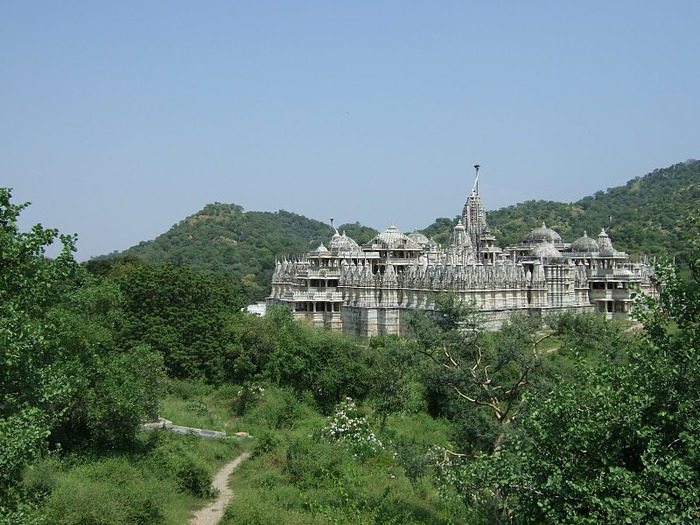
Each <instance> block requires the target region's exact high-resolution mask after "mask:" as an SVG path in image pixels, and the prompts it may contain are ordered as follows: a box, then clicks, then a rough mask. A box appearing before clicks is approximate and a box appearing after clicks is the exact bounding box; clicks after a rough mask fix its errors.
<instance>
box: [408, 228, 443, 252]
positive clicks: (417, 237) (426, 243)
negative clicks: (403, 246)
mask: <svg viewBox="0 0 700 525" xmlns="http://www.w3.org/2000/svg"><path fill="white" fill-rule="evenodd" d="M407 237H408V238H409V239H411V240H412V241H413V242H415V243H418V244H420V245H421V246H423V247H424V248H428V247H431V246H436V245H437V243H436V242H435V241H432V240H430V239H428V237H427V236H425V235H423V234H422V233H421V232H419V231H418V230H413V231H412V232H411V233H409V234H408V235H407Z"/></svg>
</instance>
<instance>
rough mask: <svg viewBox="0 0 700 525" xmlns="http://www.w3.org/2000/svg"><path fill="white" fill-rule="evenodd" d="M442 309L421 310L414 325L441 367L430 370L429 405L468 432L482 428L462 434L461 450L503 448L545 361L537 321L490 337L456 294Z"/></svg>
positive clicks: (514, 323)
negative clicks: (534, 373)
mask: <svg viewBox="0 0 700 525" xmlns="http://www.w3.org/2000/svg"><path fill="white" fill-rule="evenodd" d="M437 307H438V312H437V313H435V314H432V313H430V312H420V311H419V312H416V314H415V315H414V316H413V317H412V318H411V320H410V321H409V327H410V329H411V331H412V334H413V336H414V337H415V339H416V340H417V343H418V349H419V351H420V352H421V353H422V354H424V355H426V356H428V357H429V358H430V359H431V360H432V362H433V364H434V365H437V367H433V368H431V369H428V370H427V377H426V383H427V384H428V385H429V389H430V391H429V396H430V397H432V403H429V404H432V405H433V406H432V411H433V413H434V414H435V415H437V414H439V413H441V412H442V413H447V414H449V415H451V416H452V417H453V418H454V419H456V420H462V421H463V427H464V428H465V430H467V429H469V428H470V427H471V428H472V429H473V428H477V429H478V432H476V433H473V434H470V435H469V436H462V437H461V439H460V440H459V441H460V445H461V446H463V447H466V448H467V449H468V450H469V451H473V450H475V449H476V450H489V451H493V450H497V449H498V448H499V447H500V443H501V439H502V437H503V431H504V427H506V426H508V425H509V424H510V423H511V422H512V421H514V420H515V418H516V417H517V414H518V410H519V405H520V402H521V397H522V394H523V392H524V391H525V389H526V388H527V387H528V386H529V384H530V375H531V372H532V371H533V370H534V369H535V367H537V366H538V364H539V362H540V355H539V352H538V351H537V344H538V341H536V340H535V337H534V333H535V327H534V324H533V323H535V321H533V320H532V319H529V318H526V317H517V316H516V317H513V318H512V319H511V320H510V321H508V322H507V323H506V324H505V325H504V327H503V328H502V329H501V330H500V331H499V332H498V333H497V334H487V333H485V332H484V331H483V330H482V323H481V319H480V317H479V315H478V311H477V310H476V309H475V307H474V306H472V305H469V304H465V303H462V302H460V301H459V299H458V298H457V297H455V296H454V295H451V294H446V295H443V296H441V297H439V298H438V300H437Z"/></svg>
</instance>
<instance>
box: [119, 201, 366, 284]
mask: <svg viewBox="0 0 700 525" xmlns="http://www.w3.org/2000/svg"><path fill="white" fill-rule="evenodd" d="M339 230H340V231H346V232H347V234H348V235H349V236H351V237H353V238H354V239H357V240H358V242H365V241H367V240H369V239H371V238H372V237H373V236H374V235H376V234H377V231H376V230H374V229H372V228H368V227H366V226H361V225H360V224H359V223H355V224H344V225H342V226H340V227H339ZM333 232H334V230H333V228H332V227H331V226H330V225H329V224H326V223H322V222H320V221H317V220H314V219H309V218H307V217H304V216H303V215H298V214H296V213H291V212H288V211H285V210H279V211H277V212H259V211H244V209H243V207H241V206H239V205H237V204H224V203H220V202H216V203H214V204H208V205H206V206H205V207H204V208H203V209H202V210H200V211H199V212H197V213H195V214H194V215H191V216H189V217H187V218H186V219H184V220H182V221H180V222H179V223H177V224H175V225H174V226H172V227H171V228H170V229H169V230H168V231H167V232H165V233H163V234H161V235H159V236H158V237H156V238H155V239H153V240H151V241H143V242H141V243H139V244H138V245H136V246H133V247H131V248H129V249H128V250H126V251H124V252H123V253H122V255H135V256H137V257H139V258H141V259H142V260H144V261H145V262H147V263H153V264H158V263H166V262H168V263H173V264H188V265H189V266H190V267H192V268H193V269H196V270H205V271H211V272H217V273H227V274H231V275H233V276H235V277H237V278H239V279H240V280H241V281H242V283H243V285H244V287H245V288H246V289H247V290H248V291H249V293H250V294H251V295H252V296H254V297H255V296H257V297H263V296H264V295H265V294H266V293H267V292H266V289H267V287H268V286H269V283H270V280H271V278H272V271H273V269H274V265H275V260H276V259H278V258H280V257H284V256H287V255H295V254H300V253H306V252H308V251H309V250H310V249H312V248H316V247H317V246H318V245H319V244H320V243H321V242H325V243H327V242H328V239H329V238H330V237H331V236H332V235H333Z"/></svg>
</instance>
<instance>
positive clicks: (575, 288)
mask: <svg viewBox="0 0 700 525" xmlns="http://www.w3.org/2000/svg"><path fill="white" fill-rule="evenodd" d="M475 168H476V178H475V182H474V186H473V188H472V191H471V194H470V195H469V196H468V198H467V200H466V202H465V204H464V208H463V210H462V214H461V219H460V220H459V221H458V223H457V225H456V226H455V227H454V229H453V231H452V235H451V239H450V243H449V245H448V246H447V247H444V248H443V247H441V246H439V245H438V244H437V243H435V242H434V241H432V240H431V239H428V238H427V237H426V236H425V235H423V234H422V233H420V232H417V231H414V232H413V233H410V234H408V235H406V234H404V233H402V232H401V231H400V230H399V229H398V228H397V227H396V226H394V225H393V224H392V225H391V226H389V227H388V228H387V229H386V230H384V231H383V232H382V233H380V234H378V235H377V236H376V237H374V238H373V239H371V240H370V241H369V242H367V243H366V244H363V245H362V246H360V245H359V244H358V243H356V242H355V241H354V240H353V239H351V238H350V237H348V236H347V235H345V233H344V232H343V233H342V234H341V233H340V232H338V230H336V231H335V234H334V235H333V236H332V237H331V239H330V240H329V242H328V246H325V245H324V244H323V243H322V244H321V245H320V246H318V248H316V249H315V250H313V251H312V252H310V253H307V254H304V255H299V256H297V257H295V258H292V259H286V260H282V261H278V263H277V265H276V268H275V271H274V274H273V277H272V292H271V294H270V297H269V298H268V300H267V303H268V304H278V305H285V306H287V307H288V308H289V309H290V310H292V312H294V316H295V317H297V318H299V319H303V320H305V321H307V322H309V323H311V324H313V325H315V326H319V327H327V328H331V329H334V330H342V331H343V332H346V333H352V334H357V335H362V336H373V335H384V334H400V333H404V332H405V330H406V314H407V313H408V312H410V311H411V310H413V309H416V308H423V309H428V310H432V309H435V300H436V297H437V296H438V294H440V293H444V292H451V293H454V294H455V295H456V296H458V297H459V299H461V300H462V301H466V302H469V303H473V304H475V305H476V306H477V307H478V308H479V310H480V311H481V312H482V314H483V317H484V320H485V322H486V324H487V326H489V327H491V328H497V327H498V326H500V325H501V324H502V323H503V321H505V320H506V319H507V318H508V317H509V316H511V315H512V314H513V313H515V312H521V313H526V314H529V315H535V316H538V317H545V316H546V315H547V314H548V313H553V312H564V311H572V312H579V313H583V312H598V313H600V314H601V315H605V316H607V317H609V318H623V319H624V318H627V317H628V316H629V313H630V309H631V302H632V294H633V293H634V291H635V290H641V291H642V292H647V293H648V292H650V291H651V290H652V289H653V285H652V281H651V275H652V271H651V267H650V266H649V265H648V264H645V263H632V262H630V258H629V257H628V255H627V254H626V253H624V252H620V251H618V250H616V249H615V248H614V247H613V244H612V241H611V239H610V237H609V236H608V234H607V233H606V231H605V229H601V231H600V233H599V234H598V236H597V237H589V236H588V234H587V233H586V232H583V236H582V237H581V238H579V239H576V240H575V241H573V242H572V243H566V242H564V241H563V240H562V238H561V236H560V235H559V234H558V233H557V232H556V231H554V230H552V229H550V228H548V227H547V226H546V225H545V224H544V223H543V224H542V226H541V227H539V228H536V229H534V230H532V231H531V232H530V233H528V234H527V235H525V236H524V237H523V238H522V240H521V242H520V243H518V244H514V245H511V246H506V247H504V248H500V247H498V246H496V238H495V237H494V235H493V234H492V233H491V231H490V230H489V227H488V224H487V222H486V213H485V210H484V206H483V203H482V201H481V198H480V196H479V166H478V165H477V166H475Z"/></svg>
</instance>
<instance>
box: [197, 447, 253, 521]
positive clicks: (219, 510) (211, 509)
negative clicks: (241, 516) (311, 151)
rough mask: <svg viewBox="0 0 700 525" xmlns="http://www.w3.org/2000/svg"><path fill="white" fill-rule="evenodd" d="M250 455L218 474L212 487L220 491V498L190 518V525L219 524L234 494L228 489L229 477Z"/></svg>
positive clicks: (244, 454) (241, 456)
mask: <svg viewBox="0 0 700 525" xmlns="http://www.w3.org/2000/svg"><path fill="white" fill-rule="evenodd" d="M249 455H250V454H248V453H247V452H245V453H243V454H241V455H240V456H238V457H237V458H236V459H234V460H233V461H231V462H230V463H227V464H226V465H224V466H223V467H222V468H221V470H219V472H217V473H216V476H214V481H213V483H212V485H213V486H214V488H216V489H219V496H218V497H217V498H216V500H214V501H212V502H211V503H210V504H209V505H207V506H206V507H204V508H201V509H199V510H198V511H197V512H196V513H195V514H194V516H192V517H191V518H190V525H216V524H217V523H219V520H220V519H221V518H222V517H223V515H224V509H225V508H226V505H228V502H229V501H230V499H231V496H233V492H232V491H231V489H230V488H228V477H229V476H230V475H231V473H232V472H233V471H234V470H235V469H236V467H237V466H238V465H240V464H241V463H243V461H245V460H246V459H248V456H249Z"/></svg>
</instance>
